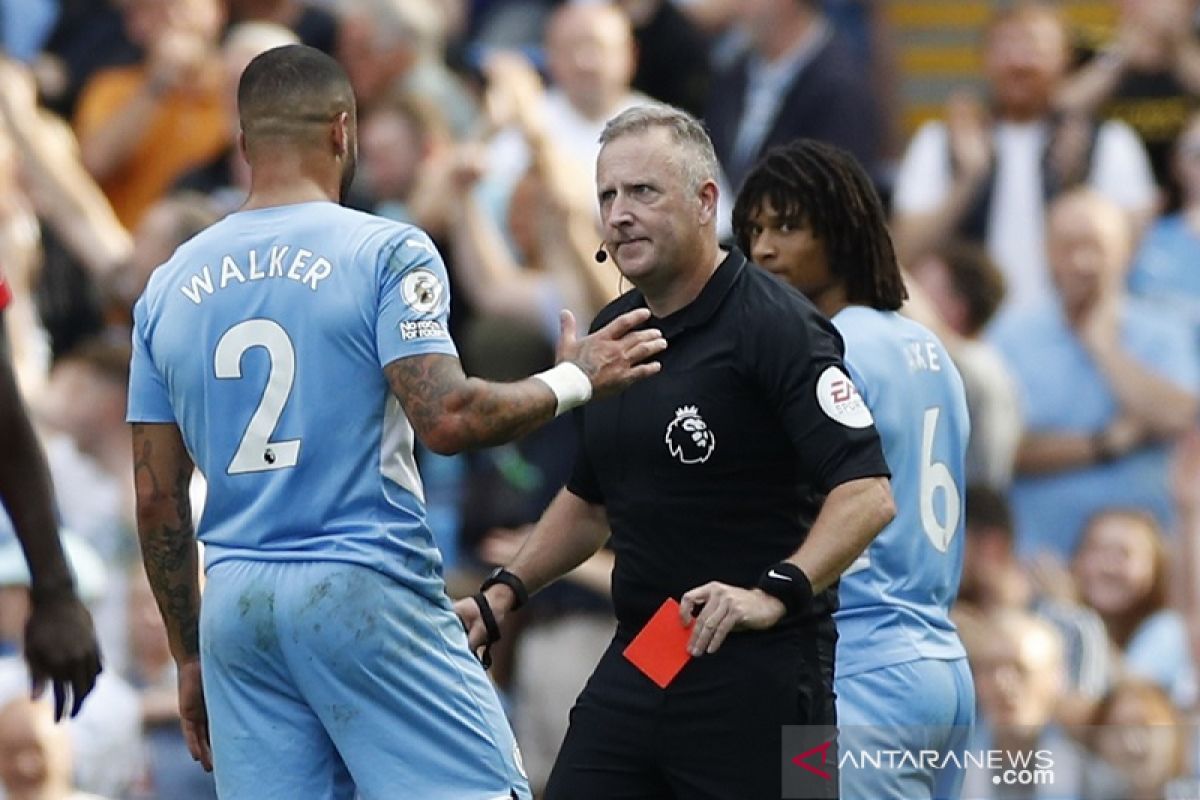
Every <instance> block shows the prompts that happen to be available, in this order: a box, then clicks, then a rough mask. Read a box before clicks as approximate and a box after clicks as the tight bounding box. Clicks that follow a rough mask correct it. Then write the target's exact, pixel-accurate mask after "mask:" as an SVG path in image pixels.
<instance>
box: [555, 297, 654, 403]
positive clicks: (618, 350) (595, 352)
mask: <svg viewBox="0 0 1200 800" xmlns="http://www.w3.org/2000/svg"><path fill="white" fill-rule="evenodd" d="M648 319H650V310H649V309H647V308H638V309H634V310H633V311H627V312H625V313H624V314H622V315H621V316H619V317H617V318H616V319H614V320H613V321H612V322H610V323H608V324H607V325H605V326H604V327H603V328H601V329H600V330H598V331H596V332H595V333H592V334H590V335H588V336H584V337H583V338H582V339H577V338H576V334H575V315H574V314H572V313H571V312H570V311H566V310H564V311H562V312H561V313H560V314H559V324H560V326H561V335H560V336H559V340H558V359H557V360H558V361H560V362H562V361H571V362H573V363H574V364H575V365H576V366H578V367H579V368H580V369H582V370H583V372H584V374H586V375H587V376H588V380H590V381H591V382H592V397H603V396H605V395H610V394H615V393H617V392H619V391H621V390H622V389H624V388H625V387H627V386H629V385H630V384H632V383H635V382H637V381H640V380H642V379H643V378H649V377H650V376H651V375H654V374H655V373H657V372H658V371H659V370H660V369H662V364H660V363H659V362H657V361H647V360H646V359H648V358H652V357H654V356H656V355H658V354H659V353H661V352H662V351H663V350H666V349H667V340H666V339H665V338H663V335H662V331H660V330H658V329H656V328H647V329H645V330H636V328H637V327H638V326H639V325H641V324H643V323H644V322H645V321H646V320H648Z"/></svg>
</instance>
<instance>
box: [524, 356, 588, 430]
mask: <svg viewBox="0 0 1200 800" xmlns="http://www.w3.org/2000/svg"><path fill="white" fill-rule="evenodd" d="M532 377H534V378H536V379H537V380H539V381H541V382H542V383H544V384H546V385H547V386H549V387H550V391H552V392H554V396H555V398H557V399H558V408H557V409H556V410H555V411H554V416H556V417H557V416H558V415H559V414H562V413H563V412H564V411H570V410H571V409H572V408H575V407H576V406H581V405H583V404H584V403H586V402H587V401H588V400H591V399H592V382H591V380H590V379H589V378H588V376H587V373H585V372H584V371H583V370H582V369H580V368H579V365H577V364H574V363H572V362H570V361H564V362H562V363H561V364H555V365H554V366H553V367H551V368H550V369H548V370H546V371H545V372H539V373H538V374H537V375H534V376H532Z"/></svg>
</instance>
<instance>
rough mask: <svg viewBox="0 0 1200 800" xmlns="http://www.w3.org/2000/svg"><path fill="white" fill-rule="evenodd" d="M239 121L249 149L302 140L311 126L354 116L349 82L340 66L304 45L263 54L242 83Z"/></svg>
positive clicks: (239, 86)
mask: <svg viewBox="0 0 1200 800" xmlns="http://www.w3.org/2000/svg"><path fill="white" fill-rule="evenodd" d="M237 99H238V117H239V119H240V120H241V125H242V133H243V134H244V135H245V136H246V141H247V144H252V143H254V142H255V141H257V140H259V139H265V138H271V139H276V138H300V137H302V136H304V135H305V134H306V133H307V132H308V131H311V129H312V128H311V125H312V123H321V122H328V121H331V120H332V119H333V118H334V117H336V116H337V115H338V114H341V113H347V114H349V115H350V116H351V118H353V117H354V115H355V104H354V90H353V88H351V86H350V78H349V77H348V76H347V75H346V71H345V70H344V69H342V66H341V65H340V64H338V62H337V61H335V60H333V59H332V58H330V57H329V56H327V55H325V54H324V53H322V52H321V51H320V50H317V49H316V48H315V47H309V46H307V45H303V44H289V45H284V46H283V47H275V48H272V49H271V50H267V51H266V52H264V53H260V54H259V55H258V56H256V57H255V58H254V60H253V61H251V62H250V64H249V65H248V66H247V67H246V69H245V71H244V72H242V77H241V80H240V81H239V82H238V97H237Z"/></svg>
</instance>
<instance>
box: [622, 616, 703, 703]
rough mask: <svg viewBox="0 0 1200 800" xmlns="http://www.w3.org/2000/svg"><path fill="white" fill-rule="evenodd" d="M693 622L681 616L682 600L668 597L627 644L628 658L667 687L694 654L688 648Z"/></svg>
mask: <svg viewBox="0 0 1200 800" xmlns="http://www.w3.org/2000/svg"><path fill="white" fill-rule="evenodd" d="M691 638H692V626H691V625H690V624H689V625H687V626H686V627H685V626H684V624H683V623H682V622H681V621H680V619H679V603H678V602H677V601H676V600H675V599H674V598H673V597H668V598H667V599H666V600H665V601H664V602H663V604H662V605H661V606H659V608H658V611H655V612H654V616H653V617H651V618H650V621H649V622H647V623H646V627H644V628H642V630H641V632H640V633H638V635H637V636H635V637H633V641H632V642H630V643H629V646H628V647H626V648H625V658H627V659H629V662H630V663H631V664H633V665H634V666H635V667H637V668H638V669H640V670H641V671H642V672H644V673H645V674H646V677H648V678H649V679H650V680H652V681H654V682H655V683H657V684H658V687H659V688H660V689H665V688H667V686H668V685H669V684H670V683H671V681H673V680H675V676H676V675H678V674H679V670H681V669H683V665H684V664H686V663H687V662H688V661H689V660H691V658H692V654H691V653H689V652H688V651H687V643H688V640H689V639H691Z"/></svg>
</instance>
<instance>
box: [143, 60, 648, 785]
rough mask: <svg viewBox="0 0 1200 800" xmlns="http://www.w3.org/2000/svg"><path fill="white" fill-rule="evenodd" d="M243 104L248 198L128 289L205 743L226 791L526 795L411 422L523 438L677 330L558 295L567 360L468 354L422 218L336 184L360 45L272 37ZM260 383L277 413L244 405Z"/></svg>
mask: <svg viewBox="0 0 1200 800" xmlns="http://www.w3.org/2000/svg"><path fill="white" fill-rule="evenodd" d="M238 106H239V113H240V117H241V123H242V132H243V137H242V144H243V151H244V152H245V154H246V157H247V160H248V161H249V163H250V167H251V193H250V197H249V199H248V201H247V204H246V205H245V206H243V208H242V210H241V211H239V212H237V213H235V214H231V215H229V216H228V217H226V218H225V219H224V220H222V221H221V222H219V223H218V224H217V225H214V226H213V227H211V228H209V229H208V230H207V231H205V232H204V233H201V234H200V235H198V236H196V237H195V238H193V239H192V240H191V241H190V242H188V243H187V244H185V245H184V246H183V247H182V248H180V249H179V250H178V251H176V254H175V255H174V256H172V258H171V259H170V260H169V261H168V262H167V263H166V264H164V265H163V266H162V267H160V268H159V269H158V270H157V271H156V272H155V275H154V277H153V278H152V279H151V281H150V284H149V286H148V287H147V290H146V292H145V293H144V294H143V295H142V298H141V300H139V302H138V306H137V307H136V309H135V312H134V317H135V330H134V336H133V340H134V359H133V364H132V368H131V379H130V385H131V391H130V404H129V415H128V416H129V419H130V420H131V421H132V422H133V423H134V426H133V442H134V453H135V454H136V458H137V461H136V464H135V470H136V473H135V474H136V493H137V499H138V505H137V516H138V532H139V536H140V538H141V542H142V552H143V560H144V562H145V564H146V571H147V575H148V577H149V579H150V584H151V587H152V589H153V591H154V594H155V598H156V599H157V601H158V604H159V608H160V610H161V612H162V614H163V617H164V621H165V622H166V627H167V633H168V640H169V642H170V646H171V655H172V657H173V658H174V660H175V662H176V665H177V668H178V672H179V681H178V685H179V696H180V715H181V718H182V724H183V729H184V734H185V737H186V738H187V742H188V746H189V750H190V751H191V753H192V755H193V757H194V758H196V759H197V760H199V761H200V762H201V763H202V764H203V765H204V766H205V767H206V768H208V769H212V768H213V765H214V764H215V766H216V773H215V774H216V782H217V789H218V793H219V794H220V795H221V796H231V797H261V796H262V795H264V794H278V795H280V796H288V797H312V796H337V797H349V796H350V795H351V794H352V793H353V791H354V789H355V788H357V790H358V791H359V792H360V793H361V794H363V795H364V796H368V797H372V796H379V797H392V796H402V797H435V796H438V795H442V796H455V797H462V796H468V795H479V796H481V797H483V796H487V797H497V796H507V795H509V794H510V793H511V794H516V795H518V796H519V797H521V798H528V797H529V794H528V789H527V787H526V785H525V781H524V779H523V778H522V777H521V776H520V773H519V766H518V764H519V758H518V753H517V751H516V748H515V743H514V741H513V737H512V734H511V731H510V730H509V728H508V725H507V723H506V722H505V720H504V719H503V714H502V711H501V708H500V704H499V702H498V699H497V697H496V695H495V691H494V690H493V688H492V687H491V685H490V684H489V683H488V681H487V678H486V676H485V674H484V672H483V670H482V668H481V667H480V665H479V663H478V662H477V661H476V660H475V659H474V658H472V656H471V653H470V651H469V650H468V648H467V639H466V636H465V634H464V630H463V627H462V626H461V625H460V624H459V621H458V620H457V619H456V618H455V616H454V613H453V611H452V609H451V607H450V603H449V601H448V600H447V599H446V595H445V586H444V582H443V579H442V572H441V564H440V557H439V555H438V553H437V550H436V548H435V547H434V546H433V541H432V535H431V533H430V531H429V529H428V527H427V524H426V521H425V504H424V501H423V494H422V486H421V479H420V476H419V474H418V473H417V471H416V466H415V464H414V462H413V456H412V442H413V437H414V436H417V437H420V438H421V440H422V441H423V442H425V444H426V445H428V446H429V447H430V449H432V450H434V451H435V452H439V453H452V452H457V451H460V450H462V449H465V448H468V447H479V446H483V445H488V444H497V443H500V442H504V441H509V440H511V439H514V438H516V437H517V436H519V435H521V434H524V433H528V432H529V431H531V430H533V429H535V428H537V427H539V426H540V425H541V424H543V423H545V422H547V421H548V420H550V419H551V418H553V417H554V416H555V415H556V413H561V412H562V411H565V410H567V409H569V408H573V407H574V406H576V405H579V404H581V403H584V402H587V400H588V399H589V398H590V395H592V394H593V393H594V394H595V395H596V396H598V397H603V396H604V395H606V394H609V393H612V392H615V391H618V390H620V389H622V388H624V387H625V386H627V385H629V384H630V383H632V382H634V381H636V380H638V379H640V378H644V377H648V376H649V375H651V374H653V373H655V372H656V371H657V370H658V368H659V365H658V364H657V363H655V362H649V363H641V362H643V361H644V360H645V359H647V358H650V357H652V356H654V355H656V354H657V353H659V352H661V351H662V350H663V348H665V346H666V342H665V340H664V339H663V338H662V336H661V334H659V333H658V332H657V331H653V330H649V331H647V330H639V331H636V332H632V329H633V328H635V327H636V326H638V325H639V324H640V323H642V322H644V321H645V319H646V318H647V317H648V312H644V311H642V312H639V311H635V312H632V313H630V314H627V315H625V316H623V317H622V318H621V319H620V320H619V321H618V322H616V323H615V324H613V325H609V326H607V327H606V328H604V329H603V330H602V331H600V332H598V333H597V334H595V335H591V336H587V337H584V338H582V339H579V340H576V339H575V335H574V322H573V319H572V318H571V317H570V315H569V314H564V315H563V320H562V341H561V343H560V349H559V356H560V357H561V359H562V363H560V364H558V365H557V366H555V367H554V368H553V369H552V370H549V371H547V372H545V373H540V374H539V376H534V377H530V378H527V379H526V380H523V381H518V382H515V383H508V384H497V383H489V382H485V381H481V380H478V379H469V378H467V377H466V376H465V375H464V374H463V372H462V368H461V366H460V364H459V361H458V358H457V355H456V351H455V347H454V344H453V343H452V341H451V340H450V337H449V334H448V333H447V328H446V322H447V321H446V314H447V308H448V301H449V298H448V296H447V290H446V275H445V267H444V266H443V264H442V262H441V258H440V257H439V256H438V254H437V251H436V249H435V248H434V247H433V245H432V244H431V242H430V240H429V238H428V237H427V236H426V235H425V234H424V233H422V232H421V231H420V230H418V229H415V228H413V227H411V226H407V225H402V224H400V223H395V222H391V221H389V220H384V219H381V218H379V217H373V216H371V215H367V214H362V213H360V212H356V211H351V210H349V209H345V208H339V207H338V205H337V201H338V200H341V199H343V198H344V196H345V192H346V189H347V188H348V186H349V183H350V177H351V175H352V173H353V170H354V163H355V159H356V154H357V153H356V151H357V143H356V141H355V135H356V116H355V114H356V111H355V101H354V94H353V89H352V87H351V84H350V81H349V78H348V77H347V75H346V73H345V71H344V70H343V69H342V68H341V67H340V66H339V65H338V64H337V63H336V62H335V61H334V60H333V59H331V58H329V57H328V56H326V55H324V54H322V53H321V52H320V51H319V50H316V49H313V48H310V47H306V46H304V45H289V46H286V47H282V48H276V49H273V50H269V51H267V52H266V53H264V54H262V55H260V56H258V57H257V58H256V59H254V61H252V62H251V63H250V65H249V66H248V67H247V68H246V71H245V72H244V73H243V74H242V79H241V85H240V87H239V91H238ZM288 251H291V255H288V254H287V253H288ZM285 261H286V263H287V264H288V265H289V266H287V267H286V269H285V268H283V267H280V268H279V269H276V267H275V266H272V265H281V264H283V263H284V262H285ZM239 262H240V265H241V266H239ZM197 264H212V265H216V264H222V266H221V275H222V280H221V281H220V282H208V283H207V284H206V282H205V277H204V273H206V272H207V270H206V269H204V268H199V267H197V266H196V265H197ZM334 265H337V266H334ZM197 269H200V270H201V274H196V273H195V270H197ZM243 269H245V270H246V272H243V271H242V270H243ZM235 272H236V273H237V274H238V275H240V276H241V278H242V280H238V279H237V278H234V277H233V273H235ZM289 274H290V275H291V276H292V277H291V278H288V277H287V275H289ZM305 276H307V277H305ZM302 281H303V282H302ZM206 286H207V288H205V287H206ZM180 287H182V290H180ZM209 289H211V292H210V291H209ZM189 295H190V296H189ZM251 298H255V299H251ZM247 303H250V305H247ZM247 350H262V351H264V352H263V353H262V355H264V356H266V357H267V358H265V359H262V360H257V361H256V360H254V359H253V356H247V357H246V358H243V356H244V355H245V354H246V351H247ZM198 352H199V353H201V354H203V355H202V356H201V357H197V353H198ZM243 365H244V368H245V372H243ZM267 373H270V374H273V375H275V376H276V377H275V378H274V379H270V378H269V377H268V374H267ZM268 381H269V383H268V384H267V385H268V387H269V388H267V389H266V390H265V391H266V394H264V393H263V392H264V390H263V388H262V387H263V386H264V382H268ZM271 387H280V389H282V392H281V393H280V394H278V395H277V394H276V391H277V390H276V389H275V388H271ZM338 387H353V391H335V390H336V389H337V388H338ZM389 390H390V391H389ZM264 398H265V399H264ZM289 407H290V408H289ZM256 408H258V409H266V413H267V414H268V416H269V417H273V419H268V420H267V422H266V424H265V425H262V426H261V427H260V424H259V423H256V422H250V423H247V422H246V420H248V419H250V418H251V417H252V416H255V415H257V416H256V417H255V418H259V417H261V416H262V413H263V412H262V411H254V409H256ZM247 425H249V427H247ZM185 437H186V439H185ZM185 441H186V445H185ZM193 459H194V460H195V462H194V463H195V464H197V465H198V466H199V467H200V470H201V472H202V473H203V474H204V475H205V477H206V478H207V479H208V498H207V503H206V507H205V513H204V516H203V518H202V520H201V524H200V538H201V539H202V541H203V542H204V544H205V548H204V553H205V560H206V565H205V567H206V569H205V574H206V582H205V589H204V600H203V604H201V602H200V588H199V568H198V564H197V552H196V544H195V533H194V530H193V527H192V520H191V509H190V504H189V500H188V483H189V480H190V477H191V474H192V469H193ZM331 465H345V470H339V469H338V468H337V467H332V471H331ZM201 608H203V614H201ZM201 642H203V653H201ZM297 664H307V665H309V666H307V667H306V668H302V669H301V668H297V666H296V665H297ZM202 670H203V679H202V678H201V671H202ZM201 680H203V682H202V683H201ZM201 687H203V688H201ZM210 720H211V726H212V734H213V735H212V738H211V740H210V739H209V735H208V734H209V723H210ZM281 730H282V731H286V735H282V736H281V735H280V733H281Z"/></svg>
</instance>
